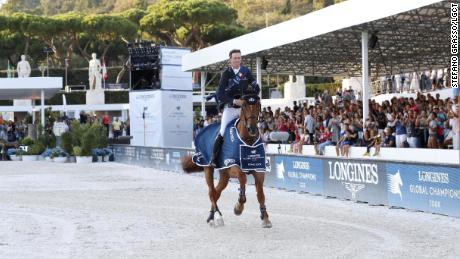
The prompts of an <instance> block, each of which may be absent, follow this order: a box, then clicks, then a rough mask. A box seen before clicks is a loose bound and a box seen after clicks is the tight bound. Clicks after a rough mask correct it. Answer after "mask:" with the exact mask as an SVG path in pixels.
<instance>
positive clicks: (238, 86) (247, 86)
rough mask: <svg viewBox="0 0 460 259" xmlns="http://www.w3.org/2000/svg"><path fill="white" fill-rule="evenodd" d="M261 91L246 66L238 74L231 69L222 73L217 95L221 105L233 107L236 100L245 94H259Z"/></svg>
mask: <svg viewBox="0 0 460 259" xmlns="http://www.w3.org/2000/svg"><path fill="white" fill-rule="evenodd" d="M259 91H260V88H259V85H257V82H256V80H254V77H253V76H252V73H251V71H250V70H249V69H248V68H247V67H245V66H240V70H239V71H238V73H237V74H235V72H233V69H232V68H231V67H228V68H227V69H225V70H224V72H222V77H221V78H220V82H219V88H218V89H217V93H216V94H217V100H218V101H219V103H220V105H223V104H230V105H232V104H233V100H234V99H235V98H240V97H241V96H242V95H245V94H259Z"/></svg>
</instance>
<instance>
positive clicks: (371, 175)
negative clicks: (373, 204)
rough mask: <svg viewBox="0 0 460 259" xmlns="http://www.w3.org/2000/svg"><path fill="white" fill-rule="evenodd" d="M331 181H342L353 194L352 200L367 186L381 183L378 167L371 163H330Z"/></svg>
mask: <svg viewBox="0 0 460 259" xmlns="http://www.w3.org/2000/svg"><path fill="white" fill-rule="evenodd" d="M328 163H329V179H330V180H336V181H340V182H341V183H342V184H343V186H344V187H345V189H347V190H348V191H349V192H351V197H352V199H356V194H357V193H358V192H359V191H361V190H362V189H364V188H365V187H366V184H374V185H377V184H378V183H379V176H378V166H377V164H370V163H353V162H342V161H335V162H332V161H329V162H328Z"/></svg>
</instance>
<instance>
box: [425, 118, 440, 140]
mask: <svg viewBox="0 0 460 259" xmlns="http://www.w3.org/2000/svg"><path fill="white" fill-rule="evenodd" d="M428 121H429V122H428V127H429V128H428V132H429V137H428V144H427V148H432V149H437V148H438V147H439V145H438V140H437V134H438V122H437V121H436V113H434V112H432V113H431V114H430V116H429V117H428Z"/></svg>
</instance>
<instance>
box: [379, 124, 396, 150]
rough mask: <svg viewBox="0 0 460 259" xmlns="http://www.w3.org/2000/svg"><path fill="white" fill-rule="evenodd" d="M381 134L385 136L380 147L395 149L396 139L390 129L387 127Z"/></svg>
mask: <svg viewBox="0 0 460 259" xmlns="http://www.w3.org/2000/svg"><path fill="white" fill-rule="evenodd" d="M383 132H384V134H385V139H384V141H383V143H382V147H396V138H395V136H393V132H392V130H391V128H390V127H387V128H385V130H384V131H383Z"/></svg>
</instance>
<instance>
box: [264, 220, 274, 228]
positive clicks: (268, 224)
mask: <svg viewBox="0 0 460 259" xmlns="http://www.w3.org/2000/svg"><path fill="white" fill-rule="evenodd" d="M262 227H263V228H271V227H272V223H271V222H270V220H268V219H264V220H262Z"/></svg>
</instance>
